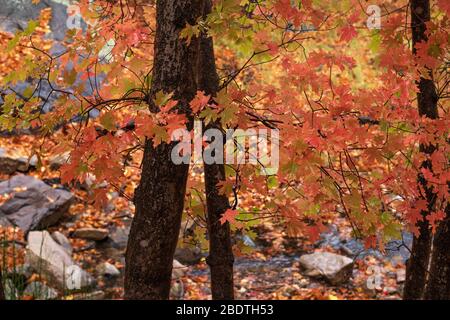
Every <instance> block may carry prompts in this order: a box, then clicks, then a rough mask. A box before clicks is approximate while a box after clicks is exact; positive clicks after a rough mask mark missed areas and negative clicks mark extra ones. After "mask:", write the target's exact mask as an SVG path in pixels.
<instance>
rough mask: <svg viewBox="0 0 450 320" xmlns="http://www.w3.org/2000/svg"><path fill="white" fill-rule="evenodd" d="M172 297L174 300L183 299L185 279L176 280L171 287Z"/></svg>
mask: <svg viewBox="0 0 450 320" xmlns="http://www.w3.org/2000/svg"><path fill="white" fill-rule="evenodd" d="M169 295H170V298H171V299H174V300H182V299H183V297H184V285H183V281H181V280H175V281H173V282H172V285H171V287H170V293H169Z"/></svg>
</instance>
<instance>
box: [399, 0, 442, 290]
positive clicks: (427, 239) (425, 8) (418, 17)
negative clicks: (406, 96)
mask: <svg viewBox="0 0 450 320" xmlns="http://www.w3.org/2000/svg"><path fill="white" fill-rule="evenodd" d="M410 5H411V27H412V39H413V49H412V50H413V54H416V48H415V45H416V44H417V43H419V42H422V41H427V40H428V39H427V36H426V34H425V31H426V25H425V24H426V22H428V21H430V1H429V0H412V1H411V2H410ZM429 72H430V75H431V74H432V72H431V70H430V71H429ZM418 87H419V92H418V94H417V101H418V108H419V114H420V115H422V116H426V117H428V118H431V119H436V118H437V117H438V109H437V100H438V98H437V94H436V88H435V86H434V82H433V80H430V79H425V78H422V77H421V78H420V80H419V83H418ZM420 150H421V152H424V153H426V154H427V155H430V154H432V153H433V152H434V151H435V150H436V146H433V145H427V146H426V145H421V146H420ZM422 166H423V167H425V168H429V169H431V163H430V161H425V162H424V163H423V164H422ZM419 183H421V184H422V186H423V188H424V190H425V195H424V197H425V198H426V200H427V201H428V210H427V211H426V212H422V216H423V221H420V222H419V224H418V227H419V231H420V235H419V237H414V240H413V246H412V253H411V257H410V259H409V261H408V265H407V268H406V282H405V289H404V294H403V298H404V299H423V298H424V294H425V287H426V284H427V280H428V275H429V262H430V255H431V248H432V238H433V236H432V234H431V231H430V228H429V223H428V220H426V216H427V215H428V214H429V213H430V211H431V210H433V207H434V197H433V193H432V190H430V189H429V188H428V187H427V186H426V182H425V179H424V177H423V176H419Z"/></svg>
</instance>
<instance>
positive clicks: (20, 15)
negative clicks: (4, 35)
mask: <svg viewBox="0 0 450 320" xmlns="http://www.w3.org/2000/svg"><path fill="white" fill-rule="evenodd" d="M69 2H70V1H68V0H55V1H51V0H41V1H39V3H38V4H33V3H32V0H0V17H1V20H0V21H1V23H0V28H1V29H3V30H5V31H8V32H11V33H13V32H15V31H16V30H17V29H24V28H26V26H27V24H28V21H29V20H34V19H36V18H37V17H39V13H40V11H41V10H42V9H46V8H51V9H52V19H51V21H50V29H51V30H52V34H51V36H52V37H53V38H54V39H56V40H62V39H64V36H65V34H66V31H67V29H68V28H67V17H68V14H67V5H68V4H69Z"/></svg>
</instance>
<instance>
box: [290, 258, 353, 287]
mask: <svg viewBox="0 0 450 320" xmlns="http://www.w3.org/2000/svg"><path fill="white" fill-rule="evenodd" d="M299 262H300V265H301V266H302V268H303V269H305V275H307V276H309V277H323V278H325V279H326V280H328V281H329V282H330V283H331V284H333V285H338V284H341V283H344V282H346V281H348V280H349V278H350V276H351V275H352V269H353V260H352V259H350V258H348V257H345V256H341V255H338V254H334V253H330V252H315V253H312V254H305V255H303V256H301V257H300V260H299Z"/></svg>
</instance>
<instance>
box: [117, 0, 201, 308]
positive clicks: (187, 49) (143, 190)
mask: <svg viewBox="0 0 450 320" xmlns="http://www.w3.org/2000/svg"><path fill="white" fill-rule="evenodd" d="M201 3H202V1H200V0H192V1H189V0H170V1H169V0H158V1H157V8H156V23H157V27H156V39H155V57H154V64H153V80H152V95H153V96H154V95H155V93H156V92H158V91H160V90H163V91H164V92H166V93H169V92H173V93H174V95H173V98H174V99H175V100H177V101H178V102H179V103H178V110H179V112H183V113H189V111H188V110H189V109H190V108H189V102H190V101H191V100H192V99H193V97H194V96H195V93H196V90H197V88H196V67H195V62H196V61H197V59H198V47H199V42H198V40H197V39H192V40H191V42H190V44H189V45H188V44H187V43H186V41H185V40H183V39H180V31H181V30H182V29H183V28H184V27H185V26H186V24H187V23H189V24H191V25H192V24H195V22H196V20H197V18H198V17H199V16H200V14H201V9H202V7H201ZM149 103H150V106H151V109H152V111H156V110H155V109H156V107H155V106H154V105H153V106H152V104H153V103H152V101H150V102H149ZM174 145H175V144H174V143H171V144H166V143H161V144H160V145H159V146H157V147H154V146H153V142H152V141H146V145H145V150H144V157H143V160H142V174H141V175H142V176H141V182H140V184H139V187H138V188H137V189H136V191H135V199H134V201H135V206H136V213H135V217H134V219H133V223H132V226H131V230H130V237H129V240H128V247H127V252H126V269H125V298H126V299H168V298H169V292H170V283H171V273H172V262H173V255H174V252H175V247H176V244H177V240H178V234H179V229H180V224H181V215H182V212H183V205H184V196H185V191H186V181H187V177H188V170H189V165H187V164H181V165H175V164H174V163H173V162H172V160H171V151H172V149H173V147H174Z"/></svg>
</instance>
